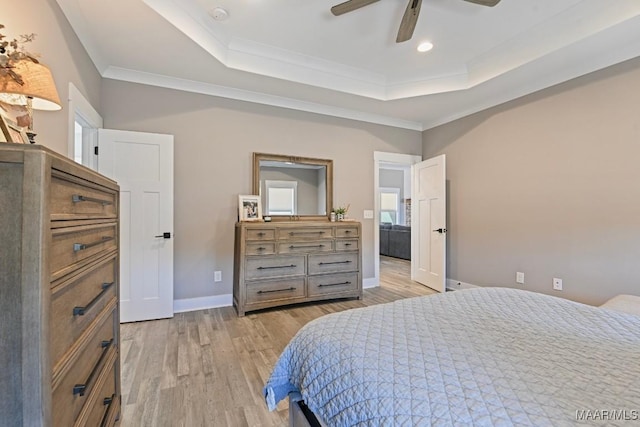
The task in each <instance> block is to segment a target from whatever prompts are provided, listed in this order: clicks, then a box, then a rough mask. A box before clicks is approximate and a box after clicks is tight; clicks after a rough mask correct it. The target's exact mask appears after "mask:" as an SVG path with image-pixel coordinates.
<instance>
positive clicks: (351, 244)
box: [336, 239, 360, 251]
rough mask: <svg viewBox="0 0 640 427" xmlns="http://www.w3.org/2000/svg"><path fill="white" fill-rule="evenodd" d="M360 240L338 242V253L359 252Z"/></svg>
mask: <svg viewBox="0 0 640 427" xmlns="http://www.w3.org/2000/svg"><path fill="white" fill-rule="evenodd" d="M358 249H360V248H359V247H358V240H357V239H353V240H336V251H357V250H358Z"/></svg>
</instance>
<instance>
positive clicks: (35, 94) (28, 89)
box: [0, 60, 62, 111]
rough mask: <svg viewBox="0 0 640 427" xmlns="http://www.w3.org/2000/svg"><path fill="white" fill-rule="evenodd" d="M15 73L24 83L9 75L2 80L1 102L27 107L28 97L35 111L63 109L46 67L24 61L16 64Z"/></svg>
mask: <svg viewBox="0 0 640 427" xmlns="http://www.w3.org/2000/svg"><path fill="white" fill-rule="evenodd" d="M13 71H15V73H16V74H18V75H19V76H20V78H22V81H23V82H24V83H23V84H20V83H18V82H16V81H15V80H14V79H13V78H12V77H11V76H9V75H5V76H3V77H2V78H0V101H4V102H6V103H8V104H19V105H27V97H30V98H32V107H33V109H34V110H49V111H55V110H59V109H61V108H62V105H61V104H60V97H59V96H58V91H57V90H56V84H55V82H54V81H53V76H52V75H51V71H50V70H49V69H48V68H47V67H46V66H44V65H42V64H39V63H35V62H32V61H29V60H22V61H18V62H17V63H16V64H15V67H14V69H13Z"/></svg>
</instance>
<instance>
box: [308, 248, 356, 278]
mask: <svg viewBox="0 0 640 427" xmlns="http://www.w3.org/2000/svg"><path fill="white" fill-rule="evenodd" d="M358 268H359V263H358V254H357V253H347V252H345V253H339V254H313V255H309V274H324V273H339V272H342V271H358Z"/></svg>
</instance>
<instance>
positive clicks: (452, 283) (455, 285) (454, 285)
mask: <svg viewBox="0 0 640 427" xmlns="http://www.w3.org/2000/svg"><path fill="white" fill-rule="evenodd" d="M478 287H479V286H477V285H472V284H471V283H465V282H461V281H460V280H453V279H447V289H453V290H454V291H457V290H460V289H472V288H478Z"/></svg>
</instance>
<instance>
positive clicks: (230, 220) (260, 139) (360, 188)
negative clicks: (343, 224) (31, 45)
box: [101, 80, 422, 299]
mask: <svg viewBox="0 0 640 427" xmlns="http://www.w3.org/2000/svg"><path fill="white" fill-rule="evenodd" d="M101 110H102V112H103V117H104V120H105V127H106V128H113V129H124V130H133V131H143V132H156V133H167V134H173V135H175V208H174V212H175V217H174V220H175V228H174V230H175V236H176V239H175V273H174V277H175V298H176V299H183V298H196V297H203V296H210V295H221V294H228V293H231V289H232V278H233V277H232V276H233V231H234V223H235V221H236V218H237V209H238V194H250V193H251V182H252V176H251V174H252V153H253V152H260V153H272V154H288V155H293V156H300V157H315V158H322V159H332V160H333V161H334V205H335V206H340V205H344V206H346V205H347V204H351V208H350V210H349V216H350V217H352V218H355V219H358V220H361V221H363V247H364V250H363V258H364V260H363V273H364V274H363V277H364V278H371V277H373V276H374V271H373V269H374V253H373V231H374V230H373V220H363V218H362V215H363V210H364V209H373V207H374V199H373V197H374V189H373V166H374V163H373V152H374V151H385V152H392V153H405V154H413V155H419V154H420V153H421V151H422V135H421V133H420V132H417V131H409V130H403V129H395V128H391V127H386V126H379V125H373V124H367V123H361V122H356V121H351V120H343V119H337V118H333V117H327V116H320V115H317V114H310V113H304V112H299V111H293V110H287V109H282V108H275V107H268V106H264V105H257V104H251V103H246V102H240V101H232V100H227V99H222V98H216V97H211V96H204V95H197V94H192V93H186V92H179V91H174V90H168V89H161V88H155V87H150V86H144V85H138V84H132V83H124V82H118V81H113V80H104V81H103V85H102V108H101ZM215 270H222V282H221V283H215V284H214V282H213V272H214V271H215Z"/></svg>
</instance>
